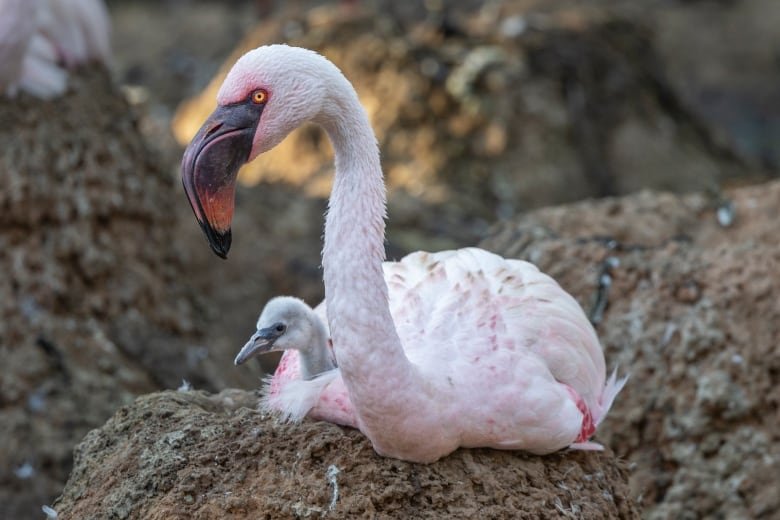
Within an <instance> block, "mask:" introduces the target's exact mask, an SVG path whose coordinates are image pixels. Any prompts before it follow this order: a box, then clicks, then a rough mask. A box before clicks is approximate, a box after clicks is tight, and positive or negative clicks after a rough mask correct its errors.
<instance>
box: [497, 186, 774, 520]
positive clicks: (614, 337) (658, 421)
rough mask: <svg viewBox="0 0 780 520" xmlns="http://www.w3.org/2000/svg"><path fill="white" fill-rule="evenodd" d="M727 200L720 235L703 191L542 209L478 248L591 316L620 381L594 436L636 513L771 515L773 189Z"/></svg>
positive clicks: (736, 194) (741, 192)
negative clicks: (623, 377)
mask: <svg viewBox="0 0 780 520" xmlns="http://www.w3.org/2000/svg"><path fill="white" fill-rule="evenodd" d="M727 196H728V203H729V205H730V207H731V208H733V210H734V221H733V223H732V224H731V225H730V226H727V227H724V226H722V225H721V224H720V223H719V222H718V219H717V210H716V209H715V208H713V207H712V206H711V204H710V201H709V200H708V198H706V197H703V196H701V195H692V196H688V197H677V196H673V195H669V194H654V193H649V192H643V193H641V194H638V195H635V196H630V197H625V198H622V199H607V200H603V201H598V202H585V203H580V204H575V205H570V206H561V207H553V208H546V209H542V210H539V211H536V212H533V213H531V214H529V215H527V216H525V217H522V218H520V219H518V220H517V221H515V222H512V223H505V224H502V225H500V226H498V227H497V228H496V229H495V230H494V232H495V234H494V236H493V237H491V238H489V239H487V240H485V241H484V242H483V244H482V245H483V246H484V247H486V248H487V249H490V250H493V251H496V252H499V253H502V254H505V255H508V256H512V257H518V258H525V259H529V260H532V261H533V262H535V263H536V264H537V265H539V267H540V268H541V269H543V270H545V271H547V272H548V273H550V274H551V275H553V276H554V277H555V278H556V279H558V280H559V281H560V282H561V284H562V285H563V286H564V287H565V288H567V289H568V290H570V291H571V292H572V293H573V294H574V295H576V296H577V297H578V298H579V301H580V303H581V304H582V305H583V307H584V308H586V309H591V310H596V311H597V314H600V315H601V313H600V312H598V309H599V308H601V309H603V315H601V317H600V320H599V325H598V328H597V329H598V333H599V336H600V338H601V339H602V343H603V345H604V347H605V352H606V356H607V360H608V362H609V363H610V364H612V365H614V366H618V367H620V369H621V370H624V371H628V372H630V373H631V379H630V380H629V383H628V385H627V386H626V388H625V390H624V391H623V393H622V394H621V395H620V397H619V398H618V400H617V401H616V404H615V406H614V408H613V411H612V412H611V414H610V416H609V419H608V420H607V421H606V423H605V424H604V426H603V428H602V430H601V432H600V433H599V435H600V436H601V438H602V439H603V440H604V442H605V443H606V444H607V445H609V446H612V447H613V449H614V450H615V451H616V453H617V454H618V455H620V456H623V457H625V458H626V459H627V460H629V461H631V463H632V466H631V467H632V468H633V470H634V471H633V472H632V474H631V477H630V482H631V489H632V492H633V496H635V497H637V499H638V500H639V502H640V506H641V507H642V508H643V510H644V512H645V516H646V517H647V518H657V519H663V518H713V517H714V518H774V517H776V516H777V514H778V512H780V498H778V496H777V493H776V492H775V490H776V486H777V475H778V474H780V433H779V432H780V423H779V422H778V420H779V419H780V414H778V407H779V406H780V393H779V392H778V382H780V379H779V378H780V353H779V352H778V350H777V345H778V342H779V341H780V328H778V323H780V304H778V301H777V298H775V297H774V295H776V294H777V293H778V290H780V277H779V276H778V273H780V246H778V242H777V240H776V230H777V222H778V218H779V217H780V212H779V211H778V206H777V201H778V200H780V183H778V182H774V183H770V184H764V185H760V186H755V187H748V188H741V189H738V190H734V191H729V192H727ZM721 212H723V210H722V209H721ZM605 276H607V277H608V279H609V282H610V285H609V286H605V285H604V284H603V283H602V284H601V286H600V284H599V281H600V280H601V281H602V282H603V281H605V280H604V277H605ZM598 296H601V297H602V299H603V302H604V303H605V304H604V305H603V306H598V305H595V303H596V301H597V300H598V298H597V297H598Z"/></svg>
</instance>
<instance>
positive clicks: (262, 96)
mask: <svg viewBox="0 0 780 520" xmlns="http://www.w3.org/2000/svg"><path fill="white" fill-rule="evenodd" d="M249 99H251V100H252V103H254V104H255V105H262V104H263V103H265V102H266V101H267V100H268V92H266V91H265V90H263V89H258V90H255V91H254V92H252V95H251V96H249Z"/></svg>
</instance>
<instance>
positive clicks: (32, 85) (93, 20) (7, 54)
mask: <svg viewBox="0 0 780 520" xmlns="http://www.w3.org/2000/svg"><path fill="white" fill-rule="evenodd" d="M109 28H110V20H109V17H108V11H107V10H106V7H105V5H104V4H103V2H102V1H101V0H0V94H6V95H9V96H14V95H16V93H17V92H19V91H24V92H27V93H28V94H31V95H33V96H36V97H39V98H42V99H50V98H53V97H56V96H58V95H60V94H62V93H63V92H64V91H65V88H66V87H67V77H68V69H71V68H73V67H75V66H78V65H81V64H83V63H87V62H89V61H92V60H95V61H101V62H104V63H105V62H107V60H108V58H109V52H110V51H109Z"/></svg>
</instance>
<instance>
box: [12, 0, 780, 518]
mask: <svg viewBox="0 0 780 520" xmlns="http://www.w3.org/2000/svg"><path fill="white" fill-rule="evenodd" d="M276 4H277V3H275V2H239V1H235V2H205V1H199V0H181V1H177V2H164V3H158V2H123V1H120V0H117V1H113V2H109V6H110V8H111V9H112V16H113V19H114V24H115V37H114V42H115V48H116V59H115V69H114V71H113V75H114V79H115V82H116V83H119V84H122V85H123V86H124V87H125V88H124V90H123V91H121V92H120V90H119V89H118V88H117V87H116V85H115V84H111V82H109V81H107V78H106V76H105V75H104V74H103V73H101V72H99V71H85V72H83V73H82V75H81V76H79V78H77V79H76V80H75V83H74V85H73V89H72V91H71V93H70V94H69V95H68V96H67V97H65V98H63V99H61V100H58V101H54V102H50V103H40V102H37V101H33V100H29V99H21V100H16V101H13V102H10V101H4V100H0V121H2V122H3V125H2V127H0V137H1V138H2V141H3V147H2V149H0V182H1V183H2V190H0V210H2V211H0V224H2V225H1V226H0V228H2V229H0V267H1V268H2V270H3V272H5V273H10V274H9V275H8V276H6V277H0V315H1V316H2V320H0V363H2V366H3V367H4V372H3V376H2V378H0V441H2V442H0V517H2V518H6V517H8V518H27V517H31V516H34V515H36V514H38V512H39V510H40V505H42V504H45V503H51V502H52V500H53V498H54V497H55V496H56V494H57V493H59V492H60V490H61V489H62V485H63V483H64V482H65V479H66V478H67V475H68V474H69V472H70V470H71V467H72V459H71V456H70V454H71V451H72V449H73V447H74V446H75V444H76V443H77V442H78V441H79V439H81V438H82V437H83V436H84V435H85V434H86V433H87V432H88V431H89V430H90V429H92V428H96V427H98V426H100V425H101V424H103V423H104V422H105V421H106V420H107V419H108V418H109V417H110V416H111V414H112V413H113V412H114V411H115V410H117V408H118V407H120V406H122V405H127V404H128V403H130V402H132V400H133V398H134V397H135V396H137V395H139V394H145V393H148V392H151V391H154V390H158V389H161V388H176V387H178V386H179V385H180V384H181V380H182V379H187V380H188V381H190V382H192V383H193V384H194V385H195V387H196V388H200V389H206V390H210V391H217V390H220V389H223V388H228V387H241V388H245V389H251V388H254V387H256V386H257V380H258V379H257V378H258V376H259V375H260V374H261V373H262V370H261V369H260V368H259V367H257V366H253V367H249V368H245V367H242V369H241V370H238V369H236V368H234V367H233V366H232V363H231V360H232V356H233V355H234V354H235V351H236V350H237V348H238V347H239V346H240V345H241V344H242V343H243V340H244V339H245V337H246V335H247V334H248V333H249V332H251V330H252V328H253V322H254V319H255V317H256V313H257V312H258V311H259V309H260V308H261V306H262V304H263V302H264V301H265V300H266V299H267V298H268V297H269V296H271V295H274V294H283V293H287V294H297V295H300V296H303V297H305V298H306V299H307V301H309V302H310V303H316V302H317V301H318V300H319V298H321V292H322V288H321V282H320V280H321V272H320V270H319V248H320V236H321V229H322V227H321V226H322V214H323V212H324V209H325V202H324V200H323V198H322V196H323V194H324V193H326V192H327V188H328V186H329V182H330V181H329V170H330V162H329V157H330V151H329V147H328V146H327V144H326V142H325V141H324V140H323V139H322V135H321V134H319V133H318V132H317V131H316V130H313V129H306V130H304V131H302V132H299V133H298V134H296V135H294V136H293V137H292V138H291V140H290V141H289V143H287V144H285V145H284V146H283V147H282V148H281V149H280V150H279V151H278V153H277V154H276V155H272V156H269V157H268V158H267V159H266V160H265V162H262V163H258V165H259V168H256V169H247V170H246V171H245V172H244V173H243V174H242V179H243V181H244V183H245V185H244V186H242V187H241V188H240V190H239V193H238V202H237V206H238V207H237V211H236V221H235V225H234V236H235V240H234V248H233V251H232V252H231V258H230V261H228V262H224V261H222V260H220V259H218V258H216V257H214V256H213V255H212V254H211V253H210V251H209V250H208V247H207V246H206V244H205V241H204V239H203V237H202V236H201V232H200V230H199V229H198V228H197V226H196V225H195V224H194V222H193V219H192V215H191V212H190V209H189V207H188V206H187V203H186V200H185V199H184V197H183V196H182V194H181V192H180V188H179V181H178V179H177V172H176V164H177V162H178V160H179V157H180V153H181V149H180V147H179V145H177V144H176V142H175V141H174V140H173V138H172V136H171V135H170V132H169V124H170V122H171V120H172V118H174V110H175V107H176V105H177V104H178V103H179V102H180V101H182V100H184V99H186V98H187V97H190V96H193V97H192V99H191V100H190V101H189V102H187V103H185V104H183V105H182V106H181V107H180V108H179V110H178V113H177V114H176V117H175V118H174V130H175V133H176V135H177V136H178V137H179V138H180V139H186V138H187V135H189V134H188V132H191V131H192V127H193V126H196V125H199V124H200V122H201V121H202V119H203V117H204V112H205V111H207V110H208V109H209V108H208V107H209V102H210V101H209V93H208V92H209V91H208V90H206V91H205V92H204V93H203V94H198V93H199V91H200V89H201V88H203V87H205V86H206V83H207V82H208V80H209V78H211V77H212V76H213V75H214V74H215V73H216V71H217V69H218V68H219V67H220V64H221V63H223V60H226V62H227V63H229V62H231V58H227V59H226V58H225V56H226V55H227V54H228V53H229V52H230V50H231V49H233V48H234V46H235V45H236V41H237V40H238V36H239V35H240V34H244V33H246V34H247V36H246V39H245V41H244V43H242V44H240V45H239V48H238V50H237V51H236V52H239V51H240V49H242V48H247V47H248V46H256V45H258V44H260V43H265V42H271V41H287V42H289V43H293V44H298V45H305V46H308V47H312V48H315V49H318V50H320V51H322V52H324V53H325V54H326V55H327V56H328V57H330V58H331V59H333V60H334V61H336V63H338V64H339V65H340V66H341V67H343V68H344V70H345V72H346V73H347V75H348V76H349V77H350V78H351V79H352V80H353V81H354V82H355V84H356V87H357V89H358V92H359V93H360V95H361V98H362V99H363V101H364V102H365V103H366V105H367V107H368V109H369V112H370V114H371V116H372V122H373V124H374V126H375V127H376V129H377V132H378V136H379V139H380V143H381V145H382V152H383V157H384V161H385V166H386V170H387V173H388V179H389V182H390V186H391V198H390V226H389V230H388V231H389V235H388V253H389V256H390V257H396V258H397V257H398V256H400V255H401V254H403V253H405V252H406V251H409V250H414V249H419V248H424V249H430V250H436V249H442V248H449V247H457V246H461V245H471V244H474V243H477V242H479V241H480V240H481V239H482V238H484V237H486V236H488V234H490V235H491V237H492V238H490V239H488V240H486V241H485V242H484V244H485V247H488V248H491V249H494V250H496V251H499V252H501V253H504V254H506V255H508V256H520V257H525V258H529V259H531V260H533V261H535V262H538V263H539V264H540V266H541V267H543V268H544V269H546V270H548V271H549V272H550V273H551V274H553V275H554V276H556V277H557V278H559V279H561V280H562V283H563V285H564V286H565V287H566V288H567V289H569V290H570V291H572V292H573V294H575V295H576V296H577V297H578V298H579V299H580V301H581V303H582V304H583V306H584V307H585V308H586V309H590V308H591V307H592V306H593V305H594V303H593V298H594V294H597V293H599V291H600V292H601V293H604V294H606V295H607V296H608V299H607V300H606V301H607V302H608V304H607V305H606V307H604V308H603V309H602V311H603V316H602V319H601V323H600V325H599V333H600V335H601V337H602V338H603V341H604V344H605V346H606V348H607V354H608V358H609V360H610V361H612V362H615V363H620V366H621V367H625V368H626V369H629V368H630V370H631V372H632V380H631V384H630V385H629V387H628V388H627V390H626V391H625V393H624V395H623V396H622V399H621V400H620V401H619V403H618V405H617V406H616V409H615V412H614V414H613V416H612V417H611V418H610V420H609V421H608V422H607V423H606V424H605V425H604V429H603V431H602V432H600V436H601V438H602V440H605V441H606V442H607V443H608V444H609V445H610V446H612V447H613V448H614V449H615V452H616V453H617V455H619V456H621V457H626V458H627V459H628V460H629V461H630V462H631V464H632V465H633V466H632V468H633V469H632V471H631V472H630V477H629V479H630V486H631V488H630V492H629V496H631V497H632V498H633V499H636V500H638V502H639V503H640V505H641V507H642V508H643V510H644V511H645V516H648V517H654V518H666V517H668V516H672V517H677V516H681V517H688V516H690V517H696V516H713V515H717V514H720V513H721V512H723V514H724V515H726V516H728V515H732V516H737V517H750V516H753V517H766V518H771V517H772V515H773V514H776V512H777V510H778V508H780V506H778V503H777V499H776V496H775V494H774V493H773V491H772V487H771V484H772V476H773V475H775V474H777V473H778V471H777V462H776V461H777V460H778V456H780V455H778V451H777V450H778V448H777V446H778V439H777V433H776V432H777V431H778V428H777V424H776V419H773V418H776V417H777V403H778V396H777V395H776V391H775V389H776V388H777V387H778V385H777V383H778V366H777V357H776V354H774V353H773V350H772V349H773V346H774V345H776V344H777V334H778V331H777V327H776V326H774V325H773V324H774V323H777V322H778V320H777V314H778V311H777V308H776V303H775V302H774V301H773V300H772V297H771V295H772V294H773V293H774V291H775V290H776V289H777V288H776V287H774V285H773V284H775V283H776V279H777V275H776V273H777V272H778V270H777V267H778V266H777V260H778V255H777V251H776V250H775V249H773V247H774V245H773V236H774V235H773V234H772V233H773V225H774V223H776V222H777V217H778V215H777V210H776V209H775V208H774V206H773V203H772V201H773V200H774V201H775V202H776V201H777V200H778V195H780V194H779V193H778V188H777V185H776V184H762V185H760V186H759V187H757V188H745V189H741V190H737V191H726V192H723V191H722V190H721V186H723V185H727V186H728V185H731V186H733V185H743V184H748V183H752V182H758V181H763V180H765V179H766V178H768V177H771V176H772V175H774V173H773V172H775V171H776V169H777V166H778V161H779V160H778V156H777V153H778V149H777V147H776V142H777V139H778V136H780V125H779V124H778V121H780V114H779V113H778V112H779V111H780V100H778V98H777V96H778V91H777V89H776V88H774V87H773V85H776V84H778V81H780V77H778V76H780V69H778V68H777V66H776V49H777V48H779V47H778V46H780V41H778V34H780V33H778V32H777V31H776V30H775V29H776V27H777V24H778V23H780V21H779V20H780V4H778V3H777V2H774V1H773V0H750V1H743V2H688V1H671V2H670V1H668V0H663V1H662V0H657V1H656V0H652V1H649V2H642V3H637V2H633V1H622V0H592V1H589V2H572V1H570V0H569V1H567V0H555V1H544V2H542V1H538V2H537V1H531V0H528V1H525V0H524V1H520V0H518V1H515V2H489V3H484V5H483V4H482V3H480V2H473V3H472V2H468V3H463V4H461V3H459V4H458V5H459V8H458V9H457V10H454V9H447V8H445V7H443V5H444V3H441V4H440V3H438V2H424V3H417V2H404V3H401V4H399V3H397V2H392V3H389V2H382V1H376V2H363V3H355V2H341V3H339V4H338V5H325V6H324V7H319V8H317V9H308V7H309V6H310V4H309V3H308V2H299V3H298V4H295V5H293V4H292V3H278V4H279V5H276ZM314 4H319V3H318V2H314ZM356 4H357V5H356ZM304 8H306V9H304ZM461 9H462V10H461ZM257 20H260V22H261V23H260V24H259V25H257ZM692 27H695V30H692V29H691V28H692ZM204 34H208V38H204V37H203V35H204ZM215 81H218V79H217V80H215ZM123 94H124V95H123ZM291 165H292V166H291ZM643 186H651V187H655V188H662V189H667V190H672V191H690V190H697V191H701V192H702V193H704V194H703V195H695V196H690V197H688V198H677V197H674V196H672V195H657V194H642V195H638V196H635V197H629V198H626V199H607V200H605V201H603V202H596V203H593V202H586V203H582V204H575V205H568V206H561V207H553V208H547V209H542V210H538V211H535V212H532V213H525V212H526V211H527V210H529V209H532V208H538V207H540V206H545V205H548V204H559V203H561V202H567V201H574V200H578V199H581V198H583V197H593V196H601V195H608V194H615V193H616V194H622V193H627V192H632V191H634V190H636V189H638V188H641V187H643ZM302 193H303V194H305V195H308V196H307V197H303V196H301V194H302ZM772 197H774V199H773V198H772ZM729 201H731V204H732V205H733V207H734V208H735V209H736V211H735V213H734V214H735V215H736V220H735V223H734V225H733V226H731V227H729V228H723V227H720V226H719V225H718V224H716V220H715V214H716V211H717V210H718V208H720V210H721V214H722V215H723V216H724V217H728V216H729V208H730V207H731V206H730V205H729ZM496 220H504V221H505V224H503V225H500V226H498V227H495V228H493V230H492V231H490V232H489V233H488V226H489V225H490V223H492V222H494V221H496ZM608 257H617V258H618V259H619V261H620V263H619V265H616V266H613V267H611V268H609V269H608V268H607V267H606V265H605V264H604V260H605V259H606V258H608ZM607 271H609V274H610V275H611V277H612V280H613V284H612V286H611V287H610V288H609V289H608V290H607V289H605V288H602V289H599V287H598V283H597V282H598V279H599V276H600V275H602V274H605V272H607ZM599 312H600V311H599V310H598V309H597V310H596V312H595V314H596V315H598V314H599ZM168 395H169V394H168ZM158 398H159V399H162V401H160V402H161V403H162V402H165V403H167V404H166V405H165V406H169V405H170V406H173V405H172V404H171V402H170V401H165V399H167V398H165V397H155V399H158ZM198 399H200V398H198ZM196 401H197V402H195V401H193V402H184V403H179V405H177V406H182V407H185V408H186V409H193V407H194V409H197V408H198V407H203V406H205V405H203V402H202V401H201V400H196ZM206 409H207V410H208V411H209V413H212V414H216V415H214V417H222V415H220V414H227V416H232V414H234V413H235V414H239V415H241V417H249V418H251V420H257V421H261V422H258V423H257V424H260V425H262V427H263V428H265V427H266V425H265V423H263V422H262V420H261V419H260V418H257V417H256V416H255V415H252V414H251V413H250V412H249V411H247V410H244V411H240V410H239V411H231V412H227V411H225V412H223V411H220V409H218V408H208V407H206ZM204 413H205V412H204ZM242 414H243V415H242ZM212 419H213V417H212ZM247 420H248V419H247ZM773 420H774V421H775V422H773ZM110 424H113V423H110ZM178 425H179V423H177V424H174V425H169V426H171V427H172V428H174V427H178ZM167 427H168V426H166V425H165V424H164V423H163V422H161V423H159V424H150V425H148V428H150V430H148V431H149V432H160V431H162V429H164V428H167ZM107 428H108V426H107ZM155 428H156V429H155ZM268 428H271V426H268ZM103 431H104V432H106V431H110V430H103ZM171 431H173V430H171ZM284 432H286V433H283V434H284V435H287V434H290V435H292V433H291V432H289V431H288V430H284ZM306 432H309V433H304V436H305V435H309V434H310V430H308V429H307V430H306ZM340 432H341V431H340V430H339V434H341V433H340ZM150 435H151V433H150ZM280 435H281V434H280ZM350 435H351V436H352V437H350ZM354 435H355V434H354V433H348V434H347V438H350V439H353V440H354V439H355V437H354ZM304 438H305V437H304ZM295 442H299V441H295ZM300 442H303V441H300ZM334 442H335V441H334ZM355 442H357V441H355ZM89 446H91V447H90V448H89V450H87V451H82V458H81V459H80V464H81V465H82V466H80V467H86V466H83V464H91V463H92V462H90V460H91V459H90V458H89V457H88V456H87V452H88V451H89V452H90V453H91V452H92V451H93V448H94V446H93V445H89ZM85 450H86V448H85ZM96 453H97V452H96ZM101 456H102V455H101ZM95 457H97V454H96V455H95ZM610 460H611V459H610ZM580 463H582V464H586V463H587V464H589V463H590V462H588V461H582V460H579V461H578V464H580ZM587 464H586V465H587ZM607 464H611V462H608V463H607ZM610 467H612V466H610ZM319 469H321V468H319V467H317V468H316V471H319ZM79 471H81V470H77V471H76V473H75V474H74V475H75V476H74V478H75V479H76V480H74V481H72V482H71V484H70V486H69V489H70V490H72V489H74V487H73V486H77V485H81V484H79V483H78V482H80V481H82V480H83V477H84V475H83V473H79ZM193 471H195V469H194V470H193ZM198 471H199V470H198ZM313 471H314V470H313ZM578 471H579V470H578ZM79 475H81V476H79ZM614 475H617V473H615V474H614ZM220 478H222V477H220ZM137 484H138V483H136V482H133V483H131V485H137ZM204 486H205V484H204ZM177 489H178V488H177ZM594 489H595V488H594ZM616 489H617V488H616ZM133 496H137V495H133ZM318 496H319V495H318ZM323 496H324V495H323ZM68 497H70V498H68V500H70V499H72V498H73V497H74V495H72V494H71V495H68ZM391 502H392V500H391ZM63 503H64V502H63ZM93 503H95V502H93ZM198 503H199V502H198ZM318 504H319V503H318ZM69 507H70V506H69ZM74 507H76V505H74ZM134 507H135V506H134ZM139 507H140V506H139ZM193 507H195V506H193ZM242 507H243V506H242ZM554 507H555V506H554ZM556 510H557V508H556ZM572 511H573V510H572V509H568V510H566V511H565V512H568V513H572ZM203 514H205V513H203ZM561 514H564V513H561ZM727 514H728V515H727Z"/></svg>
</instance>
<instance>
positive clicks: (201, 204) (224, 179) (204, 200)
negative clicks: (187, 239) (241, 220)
mask: <svg viewBox="0 0 780 520" xmlns="http://www.w3.org/2000/svg"><path fill="white" fill-rule="evenodd" d="M263 107H264V105H262V104H261V105H256V104H253V103H247V102H241V103H235V104H232V105H223V106H220V107H217V109H216V110H215V111H214V112H213V113H212V114H211V115H210V116H209V118H208V119H207V120H206V122H205V123H203V126H202V127H201V128H200V130H198V133H197V134H196V135H195V137H194V138H193V139H192V141H191V142H190V144H189V146H187V149H186V150H185V151H184V157H183V158H182V162H181V180H182V184H183V185H184V191H185V192H186V194H187V199H188V200H189V201H190V206H191V207H192V211H193V212H194V213H195V218H196V219H197V220H198V223H199V224H200V227H201V229H203V232H204V233H205V234H206V238H207V239H208V242H209V245H210V246H211V249H212V250H213V251H214V253H216V254H217V255H218V256H220V257H222V258H227V254H228V251H229V250H230V241H231V236H230V224H231V222H232V220H233V208H234V206H235V198H236V177H237V175H238V170H239V168H241V166H242V165H243V164H244V163H245V162H246V161H247V159H248V158H249V154H250V153H251V151H252V142H253V140H254V136H255V130H256V129H257V124H258V123H259V121H260V114H261V113H262V111H263Z"/></svg>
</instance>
